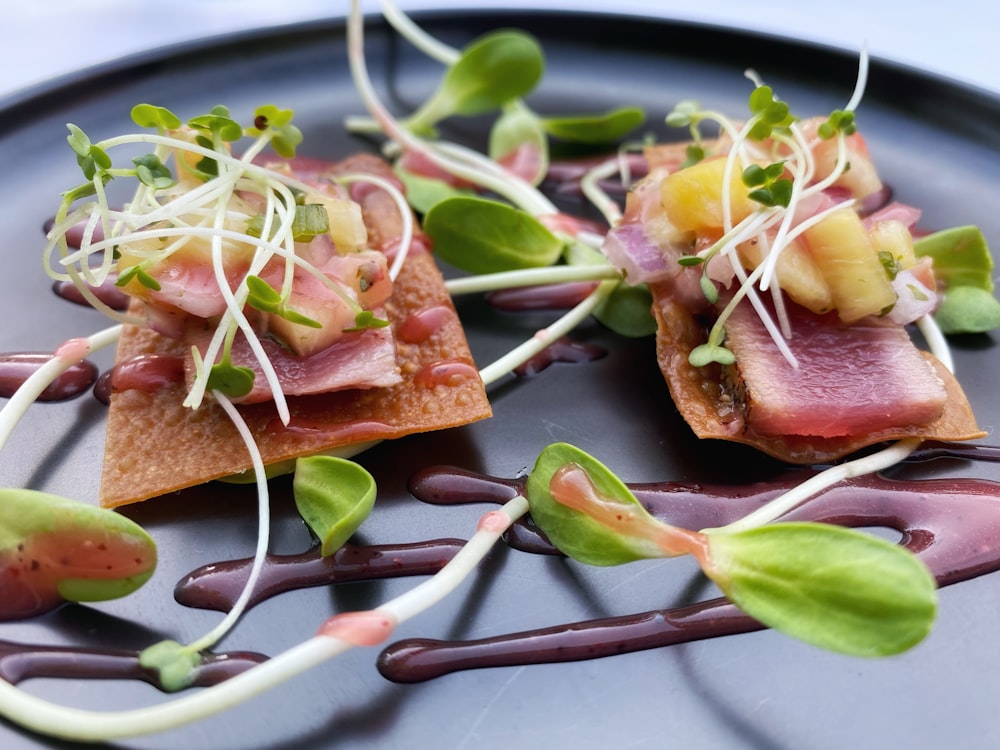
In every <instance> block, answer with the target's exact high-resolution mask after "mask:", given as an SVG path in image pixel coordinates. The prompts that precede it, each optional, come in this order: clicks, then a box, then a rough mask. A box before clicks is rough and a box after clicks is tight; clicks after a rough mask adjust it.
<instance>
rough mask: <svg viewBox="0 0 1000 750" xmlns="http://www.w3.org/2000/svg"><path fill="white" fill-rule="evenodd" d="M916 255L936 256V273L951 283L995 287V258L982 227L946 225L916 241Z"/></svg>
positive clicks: (988, 288)
mask: <svg viewBox="0 0 1000 750" xmlns="http://www.w3.org/2000/svg"><path fill="white" fill-rule="evenodd" d="M913 251H914V252H915V253H916V254H917V257H924V256H930V257H931V258H933V259H934V275H935V276H937V277H938V278H939V279H940V280H941V281H943V282H944V283H945V285H946V286H948V287H957V286H972V287H977V288H979V289H985V290H986V291H987V292H992V291H993V273H992V272H993V258H992V256H991V255H990V249H989V247H988V246H987V244H986V237H984V236H983V232H982V230H981V229H980V228H979V227H975V226H964V227H953V228H952V229H944V230H942V231H940V232H934V233H933V234H929V235H927V236H925V237H920V238H919V239H916V240H914V242H913Z"/></svg>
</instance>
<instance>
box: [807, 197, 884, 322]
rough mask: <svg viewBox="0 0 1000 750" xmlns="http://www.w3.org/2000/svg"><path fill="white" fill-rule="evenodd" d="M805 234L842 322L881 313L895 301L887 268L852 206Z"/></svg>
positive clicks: (837, 212)
mask: <svg viewBox="0 0 1000 750" xmlns="http://www.w3.org/2000/svg"><path fill="white" fill-rule="evenodd" d="M803 236H804V238H805V241H806V244H807V246H808V248H809V252H810V253H811V254H812V257H813V259H814V260H815V261H816V265H817V266H819V269H820V271H821V272H822V273H823V278H825V279H826V282H827V284H829V286H830V292H831V294H832V295H833V304H834V307H836V308H837V312H838V314H839V316H840V319H841V320H842V321H843V322H845V323H853V322H854V321H857V320H860V319H861V318H864V317H865V316H868V315H879V314H881V313H882V312H884V311H885V310H887V309H889V308H890V307H892V305H894V304H895V302H896V293H895V292H894V291H893V289H892V286H891V284H890V283H889V278H888V275H887V274H886V269H885V267H884V266H883V265H882V262H881V261H880V260H879V257H878V253H877V252H876V251H875V248H874V246H873V245H872V242H871V239H870V238H869V236H868V233H867V232H866V231H865V228H864V225H863V224H862V223H861V219H860V218H859V217H858V215H857V214H856V213H855V212H854V211H853V210H852V209H850V208H842V209H839V210H837V211H834V212H833V213H831V214H829V215H828V216H827V217H826V218H824V219H823V220H822V221H820V222H819V223H818V224H815V225H814V226H812V227H810V228H809V229H807V230H806V231H805V232H804V233H803Z"/></svg>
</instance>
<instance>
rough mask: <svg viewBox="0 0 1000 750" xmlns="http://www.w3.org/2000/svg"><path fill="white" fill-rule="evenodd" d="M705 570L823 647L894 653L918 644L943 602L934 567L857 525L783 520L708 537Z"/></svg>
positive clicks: (767, 620) (759, 611) (760, 615)
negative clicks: (783, 521)
mask: <svg viewBox="0 0 1000 750" xmlns="http://www.w3.org/2000/svg"><path fill="white" fill-rule="evenodd" d="M707 536H708V545H709V554H708V564H707V565H706V566H705V572H706V574H707V575H709V577H711V578H712V579H713V580H714V581H715V582H716V583H717V584H718V585H719V587H720V588H721V589H722V591H723V592H724V593H725V594H726V596H727V597H729V599H731V600H732V601H733V603H735V604H736V605H737V606H738V607H739V608H740V609H742V610H743V611H745V612H747V613H748V614H749V615H751V616H752V617H754V618H756V619H757V620H759V621H760V622H762V623H763V624H765V625H767V626H769V627H772V628H775V629H777V630H780V631H782V632H784V633H786V634H788V635H791V636H793V637H795V638H799V639H801V640H803V641H806V642H807V643H811V644H813V645H815V646H819V647H821V648H826V649H830V650H832V651H837V652H840V653H844V654H850V655H854V656H867V657H874V656H888V655H891V654H896V653H900V652H902V651H905V650H906V649H908V648H910V647H912V646H914V645H915V644H917V643H919V642H920V641H921V640H922V639H923V638H924V636H926V635H927V633H928V632H929V631H930V629H931V626H932V624H933V622H934V615H935V611H936V608H937V599H936V588H935V583H934V578H933V577H932V576H931V574H930V572H929V571H928V570H927V568H926V567H925V566H924V564H923V563H921V562H920V561H919V560H918V559H917V558H916V557H915V556H914V555H912V554H911V553H909V552H908V551H907V550H905V549H904V548H902V547H900V546H898V545H895V544H892V543H890V542H887V541H885V540H884V539H879V538H878V537H875V536H872V535H870V534H865V533H862V532H860V531H855V530H853V529H846V528H843V527H840V526H832V525H828V524H818V523H778V524H773V525H770V526H764V527H761V528H757V529H752V530H750V531H743V532H739V533H709V534H708V535H707Z"/></svg>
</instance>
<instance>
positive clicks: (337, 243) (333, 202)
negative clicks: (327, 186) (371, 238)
mask: <svg viewBox="0 0 1000 750" xmlns="http://www.w3.org/2000/svg"><path fill="white" fill-rule="evenodd" d="M306 202H307V203H319V204H321V205H323V206H325V207H326V212H327V214H328V215H329V217H330V238H331V239H332V240H333V244H334V247H336V248H337V252H339V253H340V254H341V255H344V254H346V253H353V252H357V251H358V250H363V249H365V247H367V245H368V230H367V229H366V228H365V222H364V219H363V218H362V215H361V206H360V205H359V204H357V203H355V202H354V201H352V200H346V199H344V198H334V197H332V196H329V195H323V194H322V193H311V194H310V195H309V197H308V199H307V201H306Z"/></svg>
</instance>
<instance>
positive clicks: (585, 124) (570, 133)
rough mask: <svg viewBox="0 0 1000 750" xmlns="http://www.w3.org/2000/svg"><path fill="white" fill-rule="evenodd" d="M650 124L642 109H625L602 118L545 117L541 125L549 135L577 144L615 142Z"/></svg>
mask: <svg viewBox="0 0 1000 750" xmlns="http://www.w3.org/2000/svg"><path fill="white" fill-rule="evenodd" d="M645 121H646V113H645V111H644V110H643V109H641V108H640V107H621V108H619V109H613V110H610V111H608V112H604V113H602V114H598V115H575V116H568V115H565V116H562V117H543V118H542V120H541V126H542V128H543V129H544V130H545V132H546V133H548V134H549V135H551V136H553V137H555V138H560V139H562V140H564V141H570V142H573V143H592V144H601V143H614V142H615V141H618V140H620V139H622V138H624V137H625V136H626V135H628V134H629V133H631V132H632V131H633V130H635V129H636V128H637V127H639V126H640V125H642V123H644V122H645Z"/></svg>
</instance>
